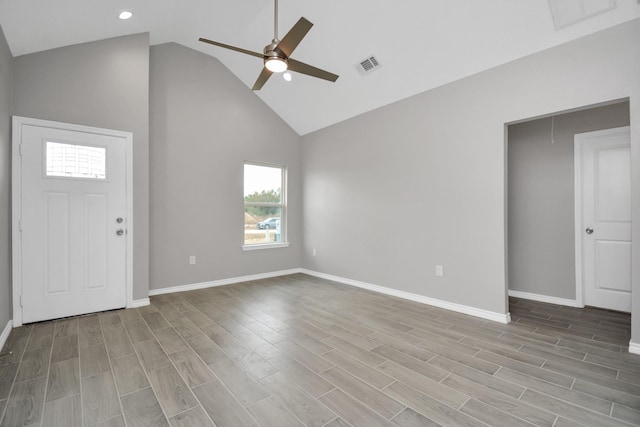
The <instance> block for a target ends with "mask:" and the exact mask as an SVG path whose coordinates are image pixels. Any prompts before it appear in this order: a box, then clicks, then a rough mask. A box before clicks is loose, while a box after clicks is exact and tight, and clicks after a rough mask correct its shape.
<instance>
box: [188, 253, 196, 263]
mask: <svg viewBox="0 0 640 427" xmlns="http://www.w3.org/2000/svg"><path fill="white" fill-rule="evenodd" d="M195 263H196V256H195V255H191V256H190V257H189V264H190V265H194V264H195Z"/></svg>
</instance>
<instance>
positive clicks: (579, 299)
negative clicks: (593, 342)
mask: <svg viewBox="0 0 640 427" xmlns="http://www.w3.org/2000/svg"><path fill="white" fill-rule="evenodd" d="M630 131H631V128H630V126H622V127H617V128H611V129H603V130H597V131H593V132H584V133H577V134H575V135H574V137H573V177H574V187H573V188H574V190H573V194H574V210H573V212H574V239H575V266H576V306H577V307H581V308H584V306H585V304H584V277H583V268H582V267H583V265H582V259H583V250H582V249H583V248H582V241H583V238H584V236H583V234H582V233H583V230H582V227H583V224H582V213H583V212H582V152H583V145H584V143H585V142H586V141H587V140H589V139H591V138H593V137H596V138H598V137H601V136H605V135H617V134H621V133H629V132H630ZM630 160H631V159H630ZM632 226H633V225H632ZM631 292H632V293H633V286H632V287H631Z"/></svg>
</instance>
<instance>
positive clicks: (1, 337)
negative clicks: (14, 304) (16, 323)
mask: <svg viewBox="0 0 640 427" xmlns="http://www.w3.org/2000/svg"><path fill="white" fill-rule="evenodd" d="M11 329H13V320H9V321H8V322H7V326H5V327H4V329H3V330H2V334H0V353H2V348H3V347H4V343H6V342H7V338H9V334H10V333H11Z"/></svg>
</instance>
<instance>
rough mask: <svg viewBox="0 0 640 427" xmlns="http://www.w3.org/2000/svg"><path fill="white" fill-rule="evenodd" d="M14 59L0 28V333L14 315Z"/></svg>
mask: <svg viewBox="0 0 640 427" xmlns="http://www.w3.org/2000/svg"><path fill="white" fill-rule="evenodd" d="M12 75H13V56H11V52H10V51H9V46H8V45H7V41H6V39H5V37H4V33H3V32H2V29H1V28H0V332H1V331H2V330H3V329H4V327H5V325H6V324H7V322H8V321H9V320H10V319H12V317H13V316H12V315H11V305H12V304H11V80H12Z"/></svg>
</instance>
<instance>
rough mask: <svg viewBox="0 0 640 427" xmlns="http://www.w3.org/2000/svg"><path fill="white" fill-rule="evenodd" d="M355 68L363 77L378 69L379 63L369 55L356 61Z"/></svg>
mask: <svg viewBox="0 0 640 427" xmlns="http://www.w3.org/2000/svg"><path fill="white" fill-rule="evenodd" d="M356 68H357V69H358V71H359V72H360V74H362V75H365V74H369V73H370V72H372V71H373V70H375V69H377V68H380V62H378V60H377V59H376V57H375V56H373V55H370V56H367V57H366V58H364V59H363V60H362V61H358V63H357V64H356Z"/></svg>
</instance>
